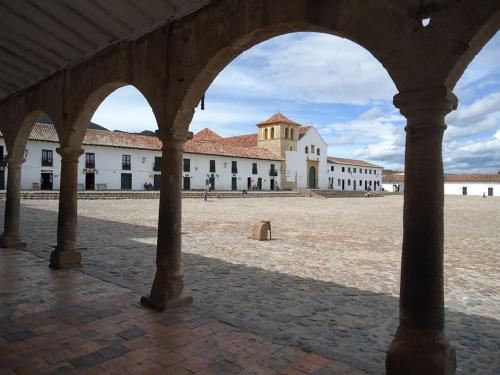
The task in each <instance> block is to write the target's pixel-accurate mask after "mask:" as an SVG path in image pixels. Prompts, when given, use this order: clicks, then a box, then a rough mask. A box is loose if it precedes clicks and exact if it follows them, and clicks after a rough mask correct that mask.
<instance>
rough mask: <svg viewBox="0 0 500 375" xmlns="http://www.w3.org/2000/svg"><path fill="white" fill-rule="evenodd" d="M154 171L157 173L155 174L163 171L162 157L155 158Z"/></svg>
mask: <svg viewBox="0 0 500 375" xmlns="http://www.w3.org/2000/svg"><path fill="white" fill-rule="evenodd" d="M153 171H155V172H160V171H161V156H155V163H154V165H153Z"/></svg>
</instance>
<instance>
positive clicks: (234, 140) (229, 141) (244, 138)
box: [221, 133, 258, 147]
mask: <svg viewBox="0 0 500 375" xmlns="http://www.w3.org/2000/svg"><path fill="white" fill-rule="evenodd" d="M257 140H258V136H257V133H255V134H244V135H237V136H235V137H227V138H224V139H223V140H222V141H221V142H222V143H225V144H226V145H231V146H238V147H256V146H257Z"/></svg>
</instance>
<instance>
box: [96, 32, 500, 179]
mask: <svg viewBox="0 0 500 375" xmlns="http://www.w3.org/2000/svg"><path fill="white" fill-rule="evenodd" d="M499 61H500V35H499V34H498V33H497V35H496V36H495V37H494V38H493V39H492V40H491V41H490V42H489V43H488V44H487V45H486V47H485V48H484V49H483V50H482V51H481V52H480V53H479V54H478V56H476V58H475V59H474V61H473V62H472V63H471V65H470V66H469V67H468V68H467V70H466V72H465V74H464V75H463V76H462V78H461V79H460V81H459V83H458V85H457V87H456V88H455V94H456V95H457V96H458V97H459V108H458V109H457V111H454V112H452V113H451V114H449V115H448V117H447V124H448V129H447V130H446V132H445V138H444V144H443V159H444V165H445V170H446V171H447V172H488V171H490V172H497V171H498V170H500V69H499V63H498V62H499ZM396 93H397V90H396V87H395V86H394V84H393V83H392V81H391V79H390V77H389V75H388V74H387V72H386V71H385V69H384V68H383V67H382V65H381V64H380V63H379V62H378V61H377V60H376V59H375V58H374V57H373V56H372V55H371V54H370V53H369V52H368V51H366V50H365V49H363V48H362V47H360V46H358V45H356V44H354V43H352V42H350V41H348V40H345V39H341V38H339V37H334V36H331V35H326V34H318V33H294V34H288V35H283V36H280V37H276V38H273V39H270V40H268V41H266V42H264V43H261V44H259V45H257V46H255V47H253V48H251V49H250V50H248V51H246V52H244V53H243V54H241V55H240V56H239V57H238V58H236V59H235V60H234V61H233V62H231V64H229V65H228V66H227V67H226V68H225V69H224V70H223V71H222V72H221V73H220V74H219V75H218V76H217V78H216V79H215V81H214V82H213V83H212V85H211V86H210V87H209V89H208V91H207V93H206V99H205V105H206V109H205V110H204V111H201V110H200V109H199V108H197V109H196V113H195V116H194V118H193V122H192V124H191V126H190V130H192V131H194V132H196V131H199V130H201V129H203V128H204V127H208V128H210V129H212V130H214V131H215V132H217V133H219V134H220V135H222V136H232V135H238V134H247V133H255V132H256V127H255V124H256V123H258V122H260V121H263V120H265V119H267V118H268V117H270V116H271V115H272V114H273V113H275V112H276V111H278V110H279V111H280V112H282V113H283V114H285V115H286V116H288V117H289V118H291V119H292V120H295V121H297V122H299V123H301V124H304V125H309V124H313V125H315V126H316V127H317V129H318V130H319V132H320V134H321V135H322V136H323V138H324V139H325V141H326V142H327V143H328V154H329V155H331V156H339V157H347V158H357V159H364V160H367V161H371V162H374V163H378V164H381V165H384V166H385V167H386V168H392V169H403V160H404V143H405V138H404V137H405V135H404V129H403V128H404V124H405V121H404V119H403V118H402V117H401V115H400V114H399V112H398V110H397V109H396V108H395V107H394V106H393V105H392V98H393V96H394V95H395V94H396ZM92 121H94V122H96V123H98V124H100V125H103V126H105V127H107V128H109V129H112V130H115V129H119V130H126V131H141V130H144V129H151V130H155V129H156V122H155V119H154V116H153V114H152V112H151V109H150V107H149V105H148V103H147V102H146V101H145V99H144V98H143V97H142V95H141V94H140V93H139V92H138V91H137V90H136V89H135V88H133V87H130V86H128V87H124V88H122V89H119V90H117V91H116V92H114V93H113V94H112V95H110V96H109V97H108V98H107V99H106V100H105V101H104V102H103V104H102V105H101V106H100V107H99V109H98V110H97V112H96V113H95V115H94V117H93V119H92Z"/></svg>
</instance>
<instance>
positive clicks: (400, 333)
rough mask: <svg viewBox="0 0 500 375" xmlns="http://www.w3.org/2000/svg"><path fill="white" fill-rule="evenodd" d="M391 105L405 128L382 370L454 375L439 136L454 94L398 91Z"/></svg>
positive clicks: (401, 373)
mask: <svg viewBox="0 0 500 375" xmlns="http://www.w3.org/2000/svg"><path fill="white" fill-rule="evenodd" d="M394 104H395V106H396V107H398V108H399V109H400V111H401V113H402V114H403V115H404V116H405V117H406V119H407V126H406V128H405V130H406V152H405V191H404V209H403V254H402V261H401V285H400V301H399V326H398V329H397V331H396V334H395V337H394V339H393V341H392V343H391V345H390V347H389V351H388V353H387V358H386V369H387V374H388V375H417V374H419V375H421V374H427V375H445V374H446V375H448V374H455V368H456V355H455V350H454V349H453V347H452V346H451V344H450V343H449V341H448V338H447V337H446V335H445V333H444V287H443V282H444V280H443V237H444V235H443V201H444V178H443V177H444V176H443V162H442V139H443V132H444V130H445V129H446V125H445V122H444V118H445V116H446V114H448V113H449V112H450V111H452V110H454V109H456V106H457V98H456V97H455V95H454V94H453V93H452V92H451V91H450V90H448V89H447V88H445V87H438V88H432V89H426V90H418V91H411V92H403V93H400V94H398V95H396V96H395V97H394Z"/></svg>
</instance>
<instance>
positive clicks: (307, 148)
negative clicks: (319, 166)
mask: <svg viewBox="0 0 500 375" xmlns="http://www.w3.org/2000/svg"><path fill="white" fill-rule="evenodd" d="M308 153H309V147H307V146H306V154H308Z"/></svg>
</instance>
